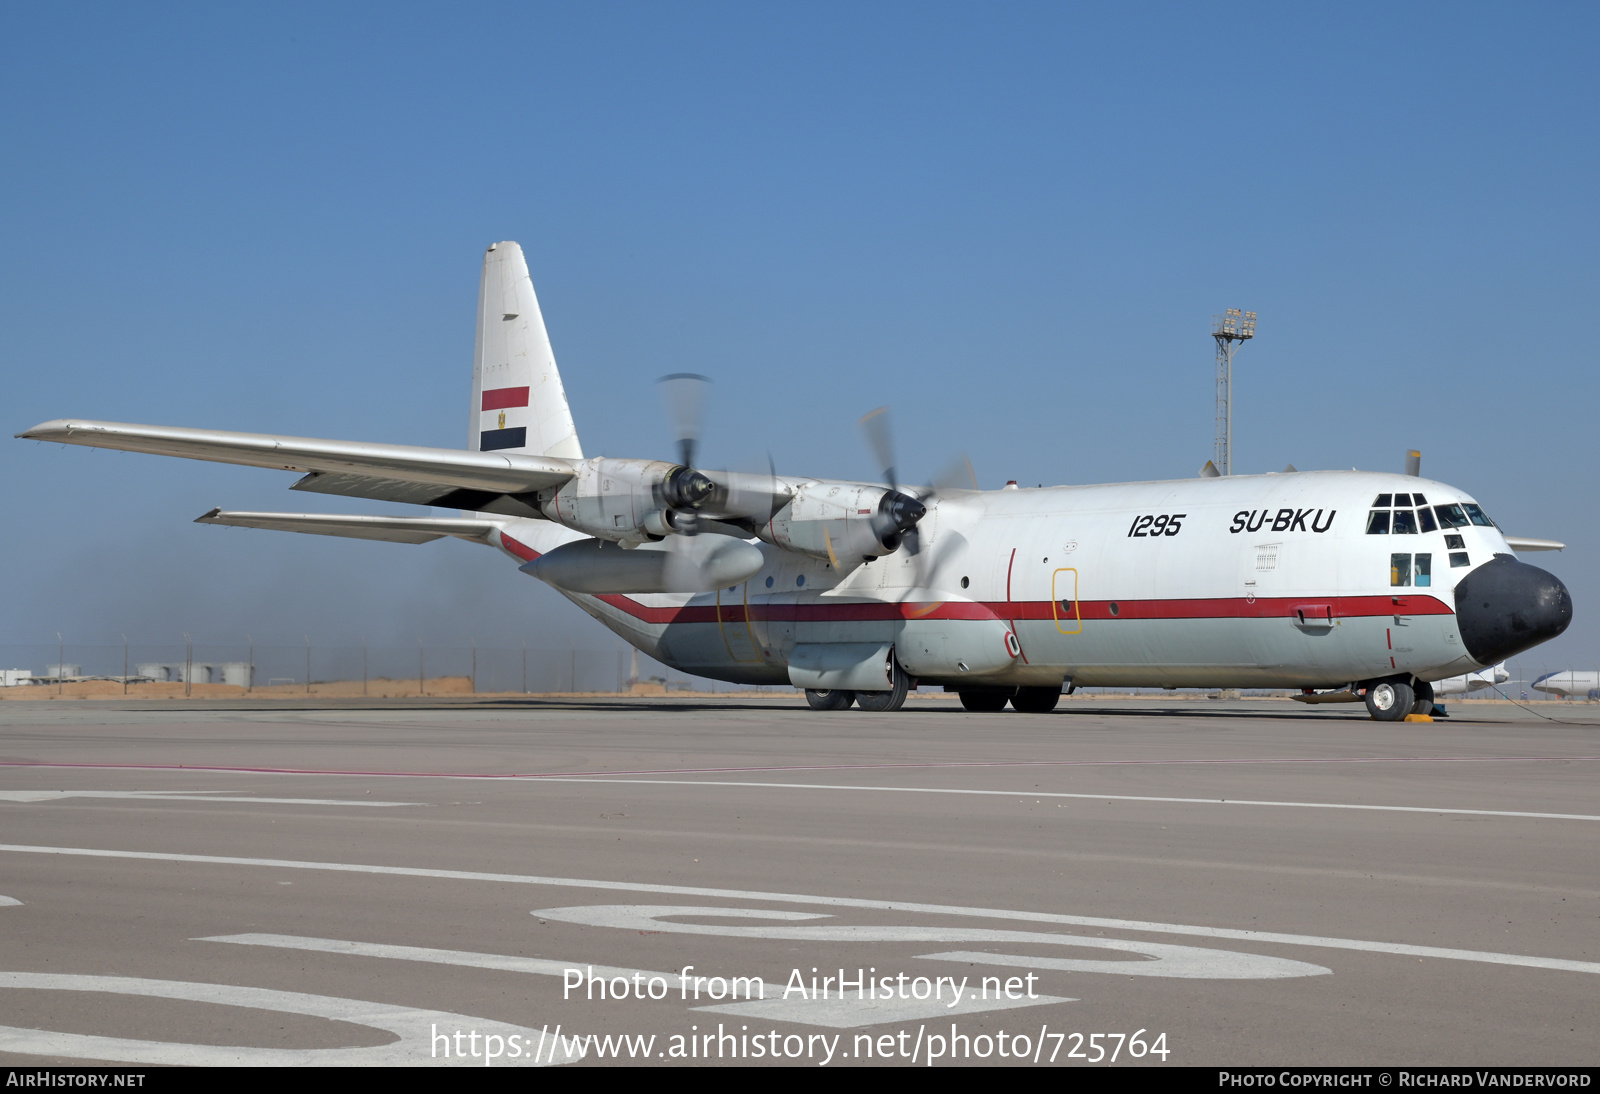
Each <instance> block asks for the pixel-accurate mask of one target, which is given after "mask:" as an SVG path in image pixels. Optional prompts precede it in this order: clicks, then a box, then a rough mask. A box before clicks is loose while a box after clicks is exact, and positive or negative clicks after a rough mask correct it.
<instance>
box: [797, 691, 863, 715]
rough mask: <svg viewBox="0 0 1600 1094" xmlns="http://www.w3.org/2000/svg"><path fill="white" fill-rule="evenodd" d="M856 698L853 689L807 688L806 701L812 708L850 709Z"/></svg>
mask: <svg viewBox="0 0 1600 1094" xmlns="http://www.w3.org/2000/svg"><path fill="white" fill-rule="evenodd" d="M855 698H856V693H855V692H853V691H816V690H814V689H812V688H806V702H807V703H808V704H809V705H810V707H811V709H812V710H849V709H850V704H851V703H853V702H855Z"/></svg>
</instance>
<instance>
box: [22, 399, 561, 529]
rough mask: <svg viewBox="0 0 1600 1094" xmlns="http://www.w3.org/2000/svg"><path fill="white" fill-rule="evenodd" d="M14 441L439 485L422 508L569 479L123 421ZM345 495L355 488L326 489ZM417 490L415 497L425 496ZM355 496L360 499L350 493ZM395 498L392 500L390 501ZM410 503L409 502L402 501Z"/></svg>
mask: <svg viewBox="0 0 1600 1094" xmlns="http://www.w3.org/2000/svg"><path fill="white" fill-rule="evenodd" d="M17 436H19V437H23V438H26V439H28V440H34V441H58V442H60V443H62V444H81V445H88V446H89V447H91V448H115V449H119V450H121V451H123V452H149V453H152V454H154V455H158V456H181V457H184V458H186V459H191V460H211V461H213V462H215V463H237V464H244V465H245V466H247V467H272V468H278V469H281V470H284V471H309V472H312V473H313V474H315V475H336V476H339V477H341V478H348V479H354V480H357V481H360V480H366V481H369V482H383V483H391V484H395V483H413V484H421V485H423V486H425V487H442V488H444V489H440V490H438V491H431V492H433V493H437V494H438V495H439V498H437V499H435V500H432V501H422V502H421V504H425V505H427V504H433V505H444V506H447V507H455V508H478V507H481V506H474V505H472V504H462V501H471V500H476V498H468V499H458V498H455V497H453V496H452V495H453V494H455V493H457V492H461V491H465V492H468V493H469V494H473V495H476V496H477V498H481V497H482V495H490V496H493V497H499V496H500V495H504V494H511V495H516V494H522V493H526V492H528V491H531V490H542V489H545V488H546V487H550V486H559V485H560V484H562V483H564V482H566V481H567V480H568V479H570V478H571V477H572V476H573V473H574V465H573V462H572V461H570V460H565V459H560V458H557V457H554V456H534V455H529V454H527V453H522V452H469V451H466V450H464V449H455V448H420V447H416V446H412V445H401V444H371V443H368V442H365V441H325V440H318V439H316V438H313V437H280V436H276V435H274V434H270V433H229V432H224V431H222V430H216V429H182V428H178V427H174V426H154V425H130V424H128V423H126V422H91V421H78V420H73V419H58V420H56V421H53V422H44V423H42V424H40V425H36V426H34V427H33V428H32V429H30V430H28V431H27V432H25V433H18V434H17ZM326 492H329V493H335V492H336V493H352V494H356V493H357V491H356V490H338V491H326ZM429 492H430V491H429V490H427V489H424V490H422V491H421V493H429ZM357 496H364V495H361V494H357ZM396 500H398V499H396ZM408 500H409V499H408Z"/></svg>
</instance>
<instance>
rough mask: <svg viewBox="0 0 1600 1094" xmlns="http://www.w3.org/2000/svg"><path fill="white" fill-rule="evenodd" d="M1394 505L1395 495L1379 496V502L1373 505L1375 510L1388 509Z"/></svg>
mask: <svg viewBox="0 0 1600 1094" xmlns="http://www.w3.org/2000/svg"><path fill="white" fill-rule="evenodd" d="M1393 505H1394V495H1393V494H1379V495H1378V500H1377V501H1375V502H1373V503H1372V507H1373V508H1374V509H1388V508H1390V507H1391V506H1393Z"/></svg>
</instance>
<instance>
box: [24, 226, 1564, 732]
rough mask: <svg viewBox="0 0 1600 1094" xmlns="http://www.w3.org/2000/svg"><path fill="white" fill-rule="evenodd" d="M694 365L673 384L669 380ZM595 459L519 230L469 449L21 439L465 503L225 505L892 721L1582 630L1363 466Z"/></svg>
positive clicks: (487, 275)
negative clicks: (445, 512)
mask: <svg viewBox="0 0 1600 1094" xmlns="http://www.w3.org/2000/svg"><path fill="white" fill-rule="evenodd" d="M696 382H697V380H696V378H691V377H682V376H680V377H669V378H667V380H666V381H665V384H666V389H667V391H668V392H669V393H671V392H674V391H676V392H678V393H679V394H682V393H684V392H685V391H692V388H693V385H694V384H695V383H696ZM692 409H693V407H692V405H691V406H690V407H689V411H690V412H689V413H686V414H684V415H683V416H682V417H681V418H680V429H679V437H678V439H679V443H680V451H679V459H678V461H677V462H667V461H658V460H650V459H610V458H604V457H601V458H590V459H586V458H585V457H584V455H583V449H582V447H581V446H580V445H579V443H578V432H577V427H576V425H575V424H574V422H573V418H572V413H571V411H570V409H569V408H568V405H567V398H566V393H565V391H564V389H563V387H562V383H561V377H560V374H559V373H558V372H557V371H556V363H555V358H554V355H553V354H552V352H551V349H550V342H549V338H548V336H547V334H546V332H545V325H544V319H543V317H542V315H541V314H540V311H539V304H538V300H537V298H536V297H535V295H534V290H533V284H532V281H531V280H530V279H529V276H528V268H527V264H526V262H525V260H524V258H523V254H522V250H521V248H520V247H519V246H518V245H517V244H515V243H497V244H495V245H494V246H492V247H490V248H489V249H488V252H487V253H486V255H485V257H484V263H483V274H482V279H481V282H480V289H479V298H478V328H477V343H476V349H475V354H474V361H473V372H472V404H471V411H470V419H469V432H468V437H469V440H468V448H467V449H466V450H454V449H437V448H421V447H412V446H403V445H386V444H371V443H363V442H353V441H328V440H313V439H308V438H301V437H288V436H274V435H268V434H252V433H231V432H219V431H214V430H204V429H182V428H166V427H155V426H143V425H127V424H122V423H116V422H95V421H78V420H71V419H66V420H58V421H51V422H46V423H44V424H42V425H38V426H35V427H34V428H32V429H30V430H28V431H27V432H25V433H22V434H20V436H22V437H26V438H31V439H34V440H41V441H60V442H64V443H67V444H80V445H90V446H93V447H98V448H113V449H122V450H126V451H133V452H148V453H156V454H161V455H168V456H182V457H188V458H191V459H202V460H214V461H219V462H223V463H235V464H246V465H250V466H256V467H270V468H280V469H284V470H291V471H299V472H303V473H304V477H303V478H301V479H300V480H298V481H297V482H295V483H294V484H293V489H296V490H307V491H312V492H315V493H321V494H337V495H344V496H348V497H358V498H373V499H379V500H383V501H391V502H404V503H410V504H415V505H423V506H433V507H444V508H450V509H457V510H462V511H464V512H463V514H462V515H461V516H457V517H430V516H416V517H375V516H334V515H323V514H291V513H246V512H227V511H223V510H220V509H214V510H212V511H211V512H209V513H207V514H205V515H204V516H202V517H200V518H199V520H200V522H202V523H207V524H225V525H237V526H244V527H251V528H270V529H279V530H284V531H294V532H312V533H318V534H322V535H334V536H348V537H354V538H358V539H375V540H388V541H396V542H402V543H424V542H428V541H430V540H434V539H438V538H440V537H443V536H455V537H457V538H460V539H465V540H469V541H472V542H476V543H482V544H486V545H488V546H490V547H493V548H496V549H497V550H499V551H501V552H503V553H505V554H506V555H508V556H510V557H511V558H512V559H513V560H515V561H516V562H517V563H518V564H519V566H520V568H521V569H522V570H523V571H524V572H526V573H529V574H532V575H533V576H535V577H538V578H540V579H541V580H543V581H545V582H548V583H549V584H550V585H552V586H554V587H555V588H556V589H558V590H560V591H561V592H562V593H563V594H565V595H566V596H567V597H568V598H570V599H571V600H572V601H574V602H575V603H576V604H578V605H579V606H580V607H581V608H582V609H583V610H584V611H586V612H588V613H589V614H590V615H592V616H594V617H595V618H596V619H598V620H599V621H600V622H601V623H603V624H605V625H606V626H607V627H609V628H610V629H611V630H613V631H615V632H616V633H617V634H618V635H620V636H621V637H622V638H623V639H625V640H626V641H628V642H629V643H631V644H632V645H634V646H636V647H637V648H638V649H640V650H643V651H644V652H645V653H647V654H649V655H650V656H651V657H654V658H657V659H658V660H660V661H662V662H664V663H665V664H668V665H671V666H673V667H674V668H677V669H680V670H682V671H684V672H688V673H694V674H698V675H701V676H707V677H712V678H715V679H719V680H728V681H735V682H741V683H749V684H785V683H786V684H792V685H794V686H796V687H799V688H803V689H805V692H806V698H807V700H808V701H809V703H810V705H811V706H812V707H814V708H817V709H820V710H839V709H844V708H846V707H849V706H850V705H852V703H853V704H855V705H857V706H859V707H861V708H862V709H864V710H879V711H888V710H895V709H898V708H899V707H900V705H901V704H902V703H903V702H904V700H905V696H906V692H907V690H908V689H909V688H913V687H918V686H923V687H928V686H932V687H938V686H943V687H944V688H946V689H947V690H954V691H957V692H959V694H960V698H961V701H962V703H963V705H964V706H965V707H966V708H967V709H968V710H999V709H1001V708H1003V707H1004V706H1005V705H1006V703H1007V702H1009V703H1010V704H1011V705H1012V706H1013V707H1014V708H1015V709H1016V710H1019V711H1024V712H1036V713H1042V712H1046V711H1049V710H1052V709H1054V708H1055V706H1056V704H1057V701H1058V699H1059V697H1060V695H1061V694H1062V693H1063V692H1064V691H1071V690H1073V689H1074V688H1076V687H1082V686H1127V685H1132V686H1141V687H1167V688H1174V687H1204V688H1237V687H1270V688H1293V689H1299V691H1300V693H1301V695H1300V697H1301V698H1303V699H1305V700H1307V701H1312V702H1340V701H1343V702H1361V701H1365V703H1366V706H1367V709H1368V711H1369V712H1370V713H1371V715H1372V716H1373V717H1374V718H1378V719H1381V720H1399V719H1402V718H1404V717H1405V716H1406V715H1407V714H1410V713H1419V714H1421V713H1427V712H1428V710H1429V709H1430V707H1431V704H1432V698H1433V693H1432V689H1431V687H1430V683H1429V682H1430V681H1433V680H1442V679H1445V678H1447V677H1452V676H1456V675H1458V674H1462V673H1467V672H1473V671H1477V670H1480V669H1483V668H1486V667H1489V666H1492V665H1494V664H1496V663H1497V662H1499V661H1502V660H1503V659H1505V658H1506V657H1509V656H1512V655H1514V654H1516V653H1519V652H1521V651H1522V650H1525V649H1528V648H1529V647H1531V646H1534V645H1536V644H1538V643H1539V642H1543V641H1545V640H1547V639H1550V638H1553V637H1555V636H1556V635H1559V634H1560V633H1561V632H1562V631H1564V630H1565V629H1566V627H1567V625H1568V623H1569V622H1570V621H1571V618H1572V602H1571V598H1570V596H1569V594H1568V592H1567V589H1566V587H1565V586H1564V585H1563V584H1562V583H1561V582H1560V581H1559V580H1558V579H1557V578H1555V577H1554V576H1553V575H1551V574H1549V573H1547V572H1545V571H1544V570H1541V569H1537V568H1535V567H1533V566H1530V565H1527V564H1525V563H1523V562H1520V561H1518V560H1517V559H1516V558H1515V557H1514V556H1513V554H1512V551H1513V549H1524V550H1539V549H1552V548H1558V547H1560V546H1561V545H1560V544H1557V543H1553V542H1550V541H1546V540H1525V539H1518V538H1515V537H1507V536H1505V535H1503V534H1502V533H1501V531H1500V529H1499V528H1497V527H1496V526H1495V525H1494V523H1493V522H1492V521H1491V520H1490V519H1489V517H1488V516H1487V515H1486V514H1485V513H1484V511H1483V510H1482V509H1481V508H1480V507H1479V506H1478V505H1477V504H1476V502H1475V501H1474V500H1473V499H1472V498H1470V497H1468V496H1467V495H1466V494H1464V493H1463V492H1462V491H1461V490H1458V489H1456V488H1455V487H1453V486H1448V485H1446V484H1444V483H1441V482H1434V481H1430V480H1425V479H1422V478H1421V477H1420V476H1417V475H1400V474H1381V473H1371V472H1359V471H1318V472H1294V473H1284V474H1276V475H1229V476H1211V477H1200V478H1197V479H1188V480H1179V481H1171V482H1136V483H1120V484H1116V485H1103V486H1053V487H1047V488H1040V489H1016V488H1015V487H1008V488H1006V489H1002V490H987V491H980V490H977V489H971V488H969V489H952V488H949V487H940V488H918V487H912V486H907V485H903V484H901V483H899V482H897V481H896V479H895V475H894V471H893V467H892V465H893V456H892V453H891V448H890V445H889V438H888V428H887V418H886V417H885V416H884V415H881V414H878V415H876V416H874V415H869V416H868V417H867V419H864V425H865V427H866V429H867V432H868V436H869V439H870V440H871V441H872V443H873V445H874V447H875V448H876V449H877V450H878V455H879V459H880V461H881V462H882V464H883V466H884V467H885V473H884V479H885V481H884V482H881V483H865V482H842V481H834V480H825V479H813V478H801V477H794V476H788V475H778V474H775V473H759V474H750V473H739V472H723V471H714V470H707V469H702V468H698V467H696V466H695V460H694V455H695V453H694V449H695V431H694V429H693V428H692V424H690V419H692V417H693V414H692Z"/></svg>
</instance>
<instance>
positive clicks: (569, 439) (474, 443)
mask: <svg viewBox="0 0 1600 1094" xmlns="http://www.w3.org/2000/svg"><path fill="white" fill-rule="evenodd" d="M467 448H468V449H470V450H473V451H482V452H491V451H506V452H526V453H529V454H531V455H535V456H562V457H565V458H567V459H573V460H581V459H583V448H582V446H580V445H579V444H578V428H577V426H575V425H574V424H573V422H572V411H571V410H569V409H568V408H567V393H566V391H565V389H563V388H562V386H561V374H560V373H559V372H557V371H556V358H555V354H554V353H552V352H551V350H550V336H549V335H547V334H546V333H545V330H544V316H543V315H541V314H540V312H539V298H538V297H536V296H535V295H534V294H533V281H532V279H530V278H529V277H528V263H527V262H526V261H525V260H524V259H523V257H522V248H521V247H519V246H518V245H517V244H515V243H496V244H494V245H493V246H491V247H490V248H489V250H488V251H487V252H485V254H484V256H483V278H482V280H481V281H479V283H478V339H477V346H476V348H475V349H474V351H473V355H472V413H471V418H470V424H469V426H468V433H467Z"/></svg>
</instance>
